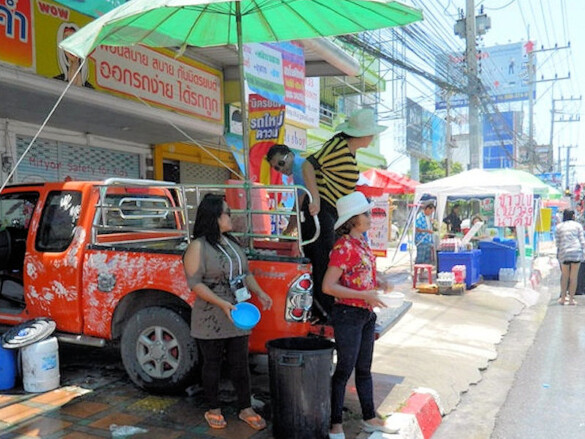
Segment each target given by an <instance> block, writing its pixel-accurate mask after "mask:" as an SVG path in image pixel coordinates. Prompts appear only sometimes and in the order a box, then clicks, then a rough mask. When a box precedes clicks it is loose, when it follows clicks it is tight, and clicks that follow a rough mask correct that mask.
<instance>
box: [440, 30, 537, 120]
mask: <svg viewBox="0 0 585 439" xmlns="http://www.w3.org/2000/svg"><path fill="white" fill-rule="evenodd" d="M533 46H534V43H533V42H531V41H528V42H520V43H512V44H502V45H499V46H494V47H484V48H482V49H481V51H479V52H478V55H477V56H478V60H477V62H478V69H479V72H480V73H479V79H480V80H481V83H482V84H483V86H484V87H485V89H486V92H487V94H488V95H489V97H490V98H491V100H492V101H493V102H494V103H496V104H498V103H501V102H513V101H523V100H528V98H529V96H530V87H529V76H528V64H529V62H528V61H529V59H528V56H529V53H530V52H531V51H532V49H533ZM533 58H536V57H535V56H534V57H533ZM435 62H436V65H437V68H436V70H437V73H436V74H437V75H438V76H441V75H440V73H439V72H446V73H445V74H446V75H449V76H451V77H461V76H462V75H463V71H464V69H465V57H464V56H462V55H461V54H459V53H443V54H441V55H438V56H437V58H436V61H435ZM533 63H534V64H536V60H535V59H533ZM534 93H535V92H534V91H533V94H534ZM449 102H450V104H451V107H466V106H467V105H468V103H469V99H468V97H467V95H466V94H455V95H453V96H452V97H451V99H450V100H449ZM446 106H447V104H446V102H445V100H444V97H443V96H442V94H441V93H440V90H437V93H436V94H435V109H437V110H444V109H445V108H446Z"/></svg>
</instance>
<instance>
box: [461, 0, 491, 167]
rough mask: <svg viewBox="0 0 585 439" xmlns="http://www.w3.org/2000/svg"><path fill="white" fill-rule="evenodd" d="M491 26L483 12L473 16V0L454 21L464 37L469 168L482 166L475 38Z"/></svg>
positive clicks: (478, 80) (478, 82) (466, 2)
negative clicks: (462, 15)
mask: <svg viewBox="0 0 585 439" xmlns="http://www.w3.org/2000/svg"><path fill="white" fill-rule="evenodd" d="M490 28H491V21H490V19H489V17H488V16H487V15H485V14H484V13H483V6H482V8H481V10H480V15H478V16H477V17H476V16H475V0H466V1H465V18H460V19H459V20H457V22H456V23H455V28H454V30H455V35H458V36H459V37H461V38H465V62H466V64H467V94H468V95H469V107H468V108H469V110H468V111H469V112H468V119H469V166H470V168H472V169H474V168H481V167H482V159H481V157H482V154H481V152H482V148H481V130H480V123H479V105H480V102H479V93H480V90H481V87H479V84H480V79H479V77H478V68H477V48H476V46H475V39H476V37H477V35H483V34H484V33H485V32H486V31H488V30H489V29H490Z"/></svg>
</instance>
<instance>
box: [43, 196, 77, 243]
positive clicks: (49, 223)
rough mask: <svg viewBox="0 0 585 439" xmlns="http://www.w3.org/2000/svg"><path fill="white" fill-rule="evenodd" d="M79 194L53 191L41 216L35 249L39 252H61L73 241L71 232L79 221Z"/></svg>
mask: <svg viewBox="0 0 585 439" xmlns="http://www.w3.org/2000/svg"><path fill="white" fill-rule="evenodd" d="M80 210H81V193H80V192H73V191H53V192H51V193H50V194H49V195H48V196H47V201H46V203H45V207H44V209H43V213H42V215H41V222H40V224H39V229H38V231H37V241H36V248H37V250H39V251H46V252H62V251H64V250H65V249H67V247H69V244H71V241H72V240H73V231H74V229H75V226H76V225H77V222H78V220H79V213H80Z"/></svg>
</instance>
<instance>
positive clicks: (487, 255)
mask: <svg viewBox="0 0 585 439" xmlns="http://www.w3.org/2000/svg"><path fill="white" fill-rule="evenodd" d="M479 248H480V250H481V259H480V261H479V273H480V274H481V275H482V276H483V278H484V279H496V280H497V279H499V272H500V268H512V269H514V270H515V269H516V241H515V240H514V239H502V240H498V238H495V239H494V241H480V242H479Z"/></svg>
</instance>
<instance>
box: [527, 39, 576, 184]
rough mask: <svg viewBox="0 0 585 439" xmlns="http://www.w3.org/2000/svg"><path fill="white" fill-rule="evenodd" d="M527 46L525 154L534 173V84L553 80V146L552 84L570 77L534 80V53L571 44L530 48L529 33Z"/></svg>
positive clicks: (568, 46) (556, 76) (551, 130)
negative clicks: (526, 133) (526, 143)
mask: <svg viewBox="0 0 585 439" xmlns="http://www.w3.org/2000/svg"><path fill="white" fill-rule="evenodd" d="M525 46H526V47H527V52H528V90H529V96H528V145H527V153H528V154H527V155H528V168H529V170H530V173H531V174H533V173H534V168H535V166H536V164H537V163H536V160H537V158H536V154H535V147H534V144H535V142H534V95H535V92H536V84H537V83H541V82H551V81H553V87H552V94H553V110H552V111H553V115H552V120H551V129H550V147H551V148H552V147H553V123H554V84H555V83H556V81H560V80H561V79H570V78H571V73H568V74H567V76H564V77H561V78H560V77H559V76H558V75H557V74H555V76H554V78H548V79H545V78H541V79H539V80H536V66H535V64H534V54H536V53H542V52H549V51H551V50H554V51H556V50H559V49H568V48H570V47H571V44H570V43H568V44H567V45H566V46H563V47H558V46H557V45H556V44H555V46H554V47H551V48H548V49H545V48H544V47H542V46H541V48H540V49H537V50H534V49H533V48H532V42H531V41H530V34H529V35H528V43H527V44H526V45H525Z"/></svg>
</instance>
